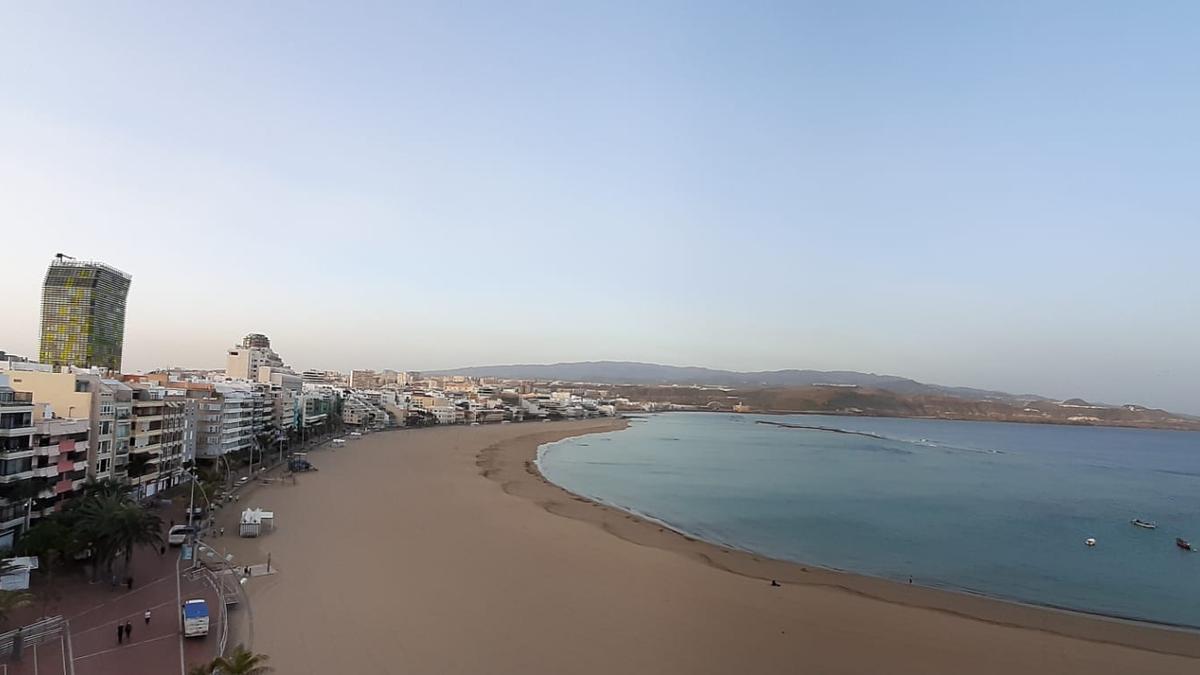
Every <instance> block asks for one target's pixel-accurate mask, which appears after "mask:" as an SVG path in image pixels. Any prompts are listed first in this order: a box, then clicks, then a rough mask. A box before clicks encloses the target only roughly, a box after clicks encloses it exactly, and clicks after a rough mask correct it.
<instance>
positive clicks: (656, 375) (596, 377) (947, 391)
mask: <svg viewBox="0 0 1200 675" xmlns="http://www.w3.org/2000/svg"><path fill="white" fill-rule="evenodd" d="M439 374H453V375H468V376H470V377H496V378H503V379H512V380H546V381H555V380H558V381H563V382H594V383H597V384H687V385H692V384H696V385H711V386H718V387H752V388H764V387H811V386H814V385H821V384H830V385H853V386H857V387H870V388H873V389H886V390H887V391H892V392H895V393H897V394H910V395H941V396H956V397H959V398H967V399H972V400H979V401H992V400H998V401H1031V400H1049V399H1047V398H1046V397H1045V396H1037V395H1034V394H1008V393H1005V392H1002V391H988V390H986V389H973V388H971V387H947V386H943V385H939V384H926V383H924V382H917V381H916V380H911V379H908V378H906V377H897V376H895V375H876V374H874V373H859V372H856V371H853V370H796V369H789V370H763V371H757V372H738V371H733V370H715V369H713V368H699V367H695V366H663V365H659V364H657V363H638V362H636V361H574V362H571V363H550V364H519V365H508V366H476V367H472V368H458V369H456V370H447V371H442V372H441V373H439Z"/></svg>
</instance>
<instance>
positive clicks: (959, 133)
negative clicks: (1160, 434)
mask: <svg viewBox="0 0 1200 675" xmlns="http://www.w3.org/2000/svg"><path fill="white" fill-rule="evenodd" d="M1198 22H1200V5H1195V4H1193V3H1170V2H1168V3H1159V4H1156V5H1155V6H1154V8H1153V9H1152V10H1148V9H1147V8H1145V7H1141V6H1137V5H1135V4H1115V3H1110V4H1104V3H1101V4H1096V3H1083V2H1064V3H1055V4H1054V5H1053V6H1048V5H1045V4H1044V3H1005V4H994V5H969V4H964V3H923V4H922V5H921V6H917V5H905V4H896V3H871V2H850V3H838V4H836V5H829V4H809V3H803V2H792V3H754V4H746V5H737V6H732V5H731V6H724V7H721V6H707V7H701V6H687V7H684V6H675V7H672V6H668V5H655V6H645V5H642V4H632V3H609V4H605V5H602V6H600V5H598V6H586V5H576V6H557V7H556V6H552V5H551V6H547V5H537V4H524V3H517V4H515V5H512V6H510V7H508V11H506V12H504V13H497V12H495V11H494V7H493V6H490V5H486V4H482V3H479V4H471V3H467V4H465V5H456V6H454V7H446V6H441V5H440V4H405V5H404V6H391V5H385V6H362V7H360V8H359V9H358V10H357V11H354V12H346V11H344V10H342V9H339V8H333V7H329V8H322V7H290V8H288V11H286V12H282V11H279V10H278V9H277V8H274V7H270V6H266V5H261V6H254V5H251V6H226V7H199V6H168V5H162V6H160V5H139V4H130V5H115V6H98V5H89V4H87V3H62V4H55V5H37V6H21V5H11V6H8V7H4V8H0V58H4V59H5V60H6V61H7V62H8V63H13V64H20V67H14V68H9V69H5V70H4V71H3V72H0V146H2V147H4V148H5V151H4V152H3V153H0V222H3V223H4V224H5V234H4V240H3V246H4V249H3V250H4V255H3V257H0V260H2V261H3V262H2V264H0V270H2V271H3V274H4V280H5V313H4V321H2V322H0V349H3V350H7V351H10V352H13V353H17V354H22V355H25V356H29V357H30V358H36V357H37V355H38V351H39V350H38V324H39V294H40V284H41V281H42V279H43V277H44V273H45V269H46V265H47V264H48V262H49V259H50V258H51V257H52V256H53V255H54V254H55V253H56V252H59V251H61V252H63V253H67V254H69V255H73V256H76V257H79V258H84V259H94V260H100V261H103V262H105V263H107V264H110V265H112V266H114V267H116V268H118V269H120V270H122V271H125V272H128V273H129V274H131V275H132V276H133V277H134V278H135V279H136V283H134V284H133V286H132V287H131V289H130V291H129V295H128V301H127V302H128V304H127V314H126V321H125V340H124V359H123V365H124V367H125V369H127V370H131V371H137V370H145V369H148V368H153V367H161V366H167V365H185V366H195V367H211V368H221V367H223V365H224V358H225V353H226V351H227V350H228V348H229V347H231V346H233V345H235V344H237V343H238V341H240V340H241V339H242V337H243V336H245V335H246V334H247V333H250V332H260V333H263V334H265V335H268V336H270V338H271V340H272V346H273V348H274V349H275V350H276V351H278V353H279V354H280V355H281V356H282V358H283V359H284V360H285V361H286V362H288V363H289V364H291V365H293V366H294V367H296V368H299V369H303V368H310V367H315V368H336V369H339V370H342V371H348V370H350V369H352V368H374V369H382V368H396V369H404V370H433V369H449V368H457V367H464V366H472V365H488V364H506V363H553V362H561V361H585V360H632V361H646V362H653V363H663V364H670V365H699V366H706V367H712V368H721V369H731V370H743V371H744V370H774V369H782V368H812V369H820V370H858V371H866V372H875V373H886V374H892V375H899V376H903V377H909V378H913V379H916V380H920V381H923V382H931V383H938V384H945V385H962V386H971V387H978V388H985V389H997V390H1003V391H1010V392H1032V393H1038V394H1044V395H1046V396H1052V397H1059V398H1067V397H1074V396H1078V397H1082V398H1086V399H1089V400H1098V401H1105V402H1111V403H1126V402H1134V403H1142V404H1145V405H1150V406H1154V407H1162V408H1167V409H1170V410H1177V411H1180V412H1187V413H1200V358H1197V357H1196V345H1198V344H1200V312H1197V311H1196V309H1195V307H1196V301H1195V297H1194V295H1195V288H1196V286H1197V281H1200V278H1198V277H1200V273H1197V271H1196V260H1195V258H1196V254H1195V251H1196V250H1198V249H1200V235H1198V234H1197V233H1198V232H1200V228H1198V227H1197V226H1196V217H1195V204H1194V201H1195V200H1194V186H1195V185H1196V184H1200V163H1198V162H1197V160H1196V158H1197V157H1200V135H1197V134H1195V133H1194V127H1195V120H1196V119H1198V118H1200V86H1198V85H1200V82H1198V81H1197V78H1196V72H1197V70H1196V69H1197V67H1198V65H1200V63H1198V62H1200V56H1198V55H1197V53H1196V50H1195V45H1194V29H1193V27H1194V26H1195V25H1197V23H1198Z"/></svg>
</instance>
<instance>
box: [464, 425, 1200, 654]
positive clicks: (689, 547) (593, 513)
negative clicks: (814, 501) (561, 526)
mask: <svg viewBox="0 0 1200 675" xmlns="http://www.w3.org/2000/svg"><path fill="white" fill-rule="evenodd" d="M622 421H623V422H624V424H623V425H620V426H618V427H616V428H613V429H599V430H596V431H584V432H580V433H576V434H566V435H559V434H553V433H548V434H533V435H530V436H523V437H519V438H517V439H514V441H510V442H508V443H501V444H497V445H494V446H490V447H487V448H484V449H482V450H480V451H479V454H478V461H477V464H478V466H479V467H480V469H481V471H480V473H481V475H483V476H484V477H485V478H488V479H490V480H493V481H495V482H498V483H500V485H501V488H502V489H503V490H504V492H505V493H507V494H510V495H514V496H518V497H522V498H525V499H528V500H531V501H533V502H535V503H536V504H538V506H540V507H542V508H543V509H544V510H546V511H547V512H549V513H552V514H554V515H558V516H563V517H566V518H571V519H574V520H578V521H582V522H585V523H587V524H589V525H592V526H595V527H598V528H599V529H601V530H603V531H604V532H606V533H608V534H610V535H613V536H615V537H617V538H619V539H622V540H624V541H626V542H629V543H633V544H637V545H640V546H651V547H654V548H659V549H662V550H666V551H670V552H673V553H676V554H680V555H683V556H684V557H687V558H689V559H691V560H693V561H695V562H699V563H701V564H704V565H707V566H710V567H713V568H716V569H719V570H722V571H725V572H729V573H732V574H736V575H739V576H743V577H748V578H751V579H756V580H761V581H771V580H777V581H779V582H780V583H781V584H784V585H789V584H790V585H799V586H820V587H826V588H832V589H837V590H839V591H842V592H845V593H848V594H853V595H858V596H862V597H865V598H869V599H872V600H876V601H879V602H884V603H889V604H896V605H900V606H904V607H910V608H914V609H924V610H931V611H937V612H942V613H945V614H949V615H951V616H955V617H961V618H963V619H968V620H973V621H978V622H982V623H987V624H992V625H997V626H1005V627H1010V628H1018V629H1026V630H1034V631H1039V632H1044V633H1049V634H1052V635H1057V636H1062V637H1066V638H1071V639H1075V640H1082V641H1086V642H1094V643H1101V644H1111V645H1119V646H1122V647H1129V648H1133V649H1139V650H1144V651H1149V652H1155V653H1160V654H1169V655H1174V656H1184V657H1189V658H1200V630H1198V629H1196V628H1194V627H1191V626H1180V625H1173V624H1168V623H1159V622H1153V621H1147V620H1144V619H1137V618H1127V617H1120V616H1110V615H1105V614H1099V613H1090V612H1086V611H1081V610H1077V609H1072V608H1067V607H1057V606H1054V605H1049V604H1034V603H1027V602H1022V601H1018V600H1011V599H1007V598H1002V597H995V596H991V595H985V594H982V593H976V592H973V591H970V590H969V589H954V588H938V587H932V586H922V585H912V584H905V583H903V582H900V581H896V580H892V579H887V578H883V577H875V576H869V575H865V574H859V573H857V572H852V571H849V570H842V569H837V568H830V567H822V566H818V565H812V564H806V563H797V562H791V561H786V560H778V559H773V558H769V557H767V556H763V555H760V554H756V553H754V552H753V551H747V550H744V549H740V548H734V547H731V546H727V545H723V544H719V543H713V542H709V541H705V540H703V539H700V538H698V537H695V536H692V535H690V534H688V533H686V532H682V531H680V530H677V529H674V528H673V527H672V526H670V525H669V524H667V523H664V522H661V521H658V520H656V519H655V518H654V517H653V516H650V515H645V514H639V513H636V512H634V511H631V510H628V509H625V508H622V507H619V506H616V505H612V504H608V503H604V502H601V501H597V500H594V499H591V498H589V497H586V496H583V495H578V494H575V493H573V492H570V491H568V490H566V489H565V488H563V487H560V486H559V485H557V484H555V483H553V482H551V481H550V480H549V479H548V478H546V477H545V476H544V475H543V474H542V473H541V470H540V468H539V467H538V464H537V460H538V453H539V449H540V448H541V447H542V446H544V445H547V444H550V443H554V442H557V441H559V440H563V439H565V438H569V437H574V436H582V435H586V434H588V433H605V432H608V431H613V430H623V429H626V428H628V426H629V422H628V421H625V420H622ZM542 439H545V440H542ZM520 441H524V442H520ZM563 498H566V500H567V501H563Z"/></svg>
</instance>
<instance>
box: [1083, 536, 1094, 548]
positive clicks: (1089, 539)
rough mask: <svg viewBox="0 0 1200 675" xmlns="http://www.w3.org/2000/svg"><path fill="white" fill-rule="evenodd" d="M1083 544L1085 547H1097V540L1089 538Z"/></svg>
mask: <svg viewBox="0 0 1200 675" xmlns="http://www.w3.org/2000/svg"><path fill="white" fill-rule="evenodd" d="M1083 543H1084V545H1086V546H1089V547H1091V546H1095V545H1096V538H1095V537H1088V538H1087V539H1084V540H1083Z"/></svg>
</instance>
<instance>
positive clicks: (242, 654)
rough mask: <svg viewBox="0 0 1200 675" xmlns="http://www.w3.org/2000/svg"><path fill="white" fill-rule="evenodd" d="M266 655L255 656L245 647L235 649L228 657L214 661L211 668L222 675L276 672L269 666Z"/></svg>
mask: <svg viewBox="0 0 1200 675" xmlns="http://www.w3.org/2000/svg"><path fill="white" fill-rule="evenodd" d="M267 659H268V657H267V655H266V654H255V653H254V652H252V651H250V650H249V649H246V647H245V646H244V645H238V646H237V647H234V649H233V651H232V652H230V653H229V655H228V656H220V657H217V658H215V659H213V662H212V664H211V666H210V667H211V668H212V670H214V671H219V672H220V673H221V675H266V674H267V673H273V672H275V669H274V668H272V667H271V666H268V665H267Z"/></svg>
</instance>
